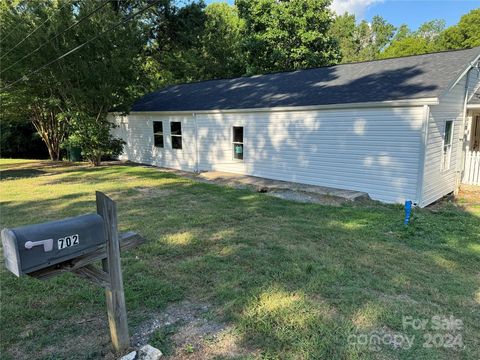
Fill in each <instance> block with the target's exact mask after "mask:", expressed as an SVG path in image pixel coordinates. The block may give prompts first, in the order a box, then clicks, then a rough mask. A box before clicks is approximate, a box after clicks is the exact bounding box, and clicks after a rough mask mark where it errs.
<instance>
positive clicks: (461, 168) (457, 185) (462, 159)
mask: <svg viewBox="0 0 480 360" xmlns="http://www.w3.org/2000/svg"><path fill="white" fill-rule="evenodd" d="M473 67H474V66H473V64H472V69H473ZM470 72H471V71H469V72H467V78H466V80H465V100H464V102H463V117H462V127H461V130H460V131H461V135H462V137H461V138H459V139H458V140H459V141H460V145H461V151H459V154H458V155H457V169H456V170H457V171H456V172H457V174H456V176H455V190H454V194H455V195H457V194H458V191H459V189H460V184H461V182H462V176H463V171H464V167H465V155H466V151H467V149H466V148H465V145H466V141H465V123H466V121H467V103H468V80H469V76H470ZM458 156H460V159H459V158H458Z"/></svg>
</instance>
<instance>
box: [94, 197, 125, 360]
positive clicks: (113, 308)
mask: <svg viewBox="0 0 480 360" xmlns="http://www.w3.org/2000/svg"><path fill="white" fill-rule="evenodd" d="M96 198H97V213H98V214H99V215H100V216H101V217H102V218H103V221H104V224H105V235H106V239H107V244H106V252H107V258H106V259H104V260H102V262H103V270H104V271H105V272H107V273H108V274H109V275H110V287H109V288H107V289H105V295H106V298H107V313H108V323H109V325H110V335H111V338H112V343H113V347H114V349H115V351H116V352H122V351H125V350H127V349H128V348H129V347H130V337H129V335H128V325H127V309H126V306H125V294H124V292H123V278H122V268H121V265H120V243H119V239H118V233H117V206H116V204H115V202H114V201H113V200H112V199H110V198H109V197H108V196H106V195H105V194H104V193H102V192H100V191H97V192H96Z"/></svg>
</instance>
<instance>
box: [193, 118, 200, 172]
mask: <svg viewBox="0 0 480 360" xmlns="http://www.w3.org/2000/svg"><path fill="white" fill-rule="evenodd" d="M192 118H193V124H194V126H195V172H196V173H198V172H200V171H199V163H198V126H197V115H196V114H195V113H192Z"/></svg>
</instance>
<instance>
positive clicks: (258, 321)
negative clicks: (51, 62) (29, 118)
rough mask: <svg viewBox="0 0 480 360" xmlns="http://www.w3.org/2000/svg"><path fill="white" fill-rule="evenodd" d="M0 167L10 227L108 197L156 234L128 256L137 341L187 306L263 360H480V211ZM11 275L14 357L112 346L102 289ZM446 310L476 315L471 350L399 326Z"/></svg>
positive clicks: (5, 278) (164, 178)
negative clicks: (434, 342) (143, 330)
mask: <svg viewBox="0 0 480 360" xmlns="http://www.w3.org/2000/svg"><path fill="white" fill-rule="evenodd" d="M0 169H1V170H2V181H1V183H0V185H1V190H0V191H1V192H0V195H1V197H0V198H1V225H2V227H15V226H20V225H26V224H30V223H36V222H43V221H48V220H54V219H58V218H63V217H67V216H75V215H80V214H83V213H89V212H94V211H95V190H100V191H103V192H105V193H107V194H108V195H110V196H111V197H112V198H113V199H115V200H116V201H117V202H118V210H119V226H120V230H121V231H126V230H134V231H137V232H139V233H140V234H142V235H143V236H144V237H145V238H146V239H147V242H146V243H145V244H144V245H142V246H141V247H139V248H137V249H135V250H132V251H129V252H125V253H123V254H122V266H123V271H124V281H125V292H126V302H127V309H128V315H129V326H130V330H131V332H132V333H133V332H135V331H136V329H137V328H138V326H139V325H140V324H141V323H142V321H145V320H146V319H148V317H149V314H158V313H161V312H162V310H163V309H165V307H166V306H168V304H171V303H175V302H178V301H181V300H186V299H188V300H189V301H192V302H195V301H199V302H208V303H210V304H212V308H213V309H214V311H213V312H212V313H214V314H215V317H216V318H217V320H218V321H224V322H226V323H229V324H232V326H234V328H235V334H236V337H237V339H236V341H237V342H238V344H239V346H241V347H244V348H245V349H250V350H252V354H253V355H252V357H258V358H263V359H276V358H281V359H397V358H398V359H412V358H415V359H451V358H454V359H478V358H480V340H479V339H480V290H479V288H480V273H479V271H480V267H479V265H480V240H479V239H480V208H479V207H478V206H471V207H469V208H465V207H460V206H456V205H455V204H445V205H444V206H441V207H437V208H436V209H435V211H431V210H428V209H424V210H417V209H416V210H415V212H414V219H413V223H412V224H411V225H410V226H408V227H404V226H403V225H402V220H403V210H402V207H401V206H396V205H384V204H378V203H374V202H371V203H366V204H354V203H352V204H347V205H343V206H340V207H332V206H322V205H316V204H303V203H296V202H290V201H286V200H281V199H277V198H273V197H270V196H268V195H266V194H259V193H253V192H249V191H246V190H245V191H242V190H234V189H231V188H226V187H219V186H215V185H208V184H202V183H196V182H194V181H192V180H188V179H185V178H180V177H177V176H175V175H173V174H172V173H168V172H161V171H159V170H158V169H153V168H144V167H134V166H110V167H106V166H105V167H99V168H91V167H86V166H56V165H55V164H52V163H50V162H38V161H37V162H32V161H21V160H1V161H0ZM0 282H1V289H0V290H1V316H0V321H1V328H0V336H1V348H0V350H1V352H2V357H3V358H7V359H8V358H11V359H34V358H41V359H62V358H69V359H70V358H92V359H93V358H99V357H102V356H104V355H105V354H106V353H108V352H109V351H110V350H111V348H110V343H109V337H108V325H107V322H106V315H105V299H104V294H103V291H102V290H100V289H98V288H96V287H94V286H93V285H90V284H89V283H87V282H85V281H83V280H79V279H78V278H76V277H74V276H73V275H71V274H65V275H62V276H59V277H56V278H54V279H51V280H49V281H45V282H42V281H39V280H36V279H32V278H29V277H22V278H16V277H15V276H13V275H12V274H11V273H8V272H7V271H6V270H4V269H3V265H2V270H1V271H0ZM434 315H439V316H447V317H448V316H450V315H453V316H455V317H456V318H459V319H461V320H462V321H463V327H464V328H463V330H461V331H460V332H459V334H461V336H462V340H463V344H464V346H463V347H462V348H461V349H449V348H444V347H433V348H425V347H423V346H422V345H423V342H424V341H423V336H424V334H425V333H426V332H425V331H420V330H414V329H411V328H407V329H404V328H403V326H402V316H412V317H414V318H419V319H430V318H431V317H432V316H434ZM372 331H373V332H377V333H381V334H406V335H408V336H415V337H416V338H415V341H414V344H413V346H412V348H410V349H402V348H400V349H399V348H397V349H396V348H395V347H393V346H391V345H380V347H379V348H378V349H377V348H375V349H371V348H370V347H369V346H365V345H361V344H357V345H355V344H352V343H351V341H349V336H350V335H352V334H369V333H371V332H372ZM164 335H165V334H164ZM164 335H162V332H161V331H160V332H157V333H156V334H155V335H154V338H153V339H152V342H155V343H156V344H163V343H165V342H164V340H163V339H162V336H164ZM168 336H170V335H168ZM165 337H167V335H165ZM350 340H351V339H350ZM165 346H168V345H167V344H166V343H165ZM191 356H192V358H195V354H191Z"/></svg>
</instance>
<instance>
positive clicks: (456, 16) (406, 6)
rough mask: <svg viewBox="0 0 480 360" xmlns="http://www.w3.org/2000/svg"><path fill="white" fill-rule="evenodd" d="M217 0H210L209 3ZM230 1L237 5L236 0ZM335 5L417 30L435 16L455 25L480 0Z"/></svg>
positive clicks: (364, 0)
mask: <svg viewBox="0 0 480 360" xmlns="http://www.w3.org/2000/svg"><path fill="white" fill-rule="evenodd" d="M215 1H216V0H206V2H207V4H208V3H211V2H215ZM217 1H218V0H217ZM227 2H228V3H230V4H233V0H228V1H227ZM332 6H333V8H334V9H335V10H336V11H337V12H341V13H343V12H344V11H345V10H347V11H348V12H350V13H355V15H357V18H359V19H365V20H367V21H369V20H371V19H372V17H373V16H375V15H381V16H382V17H384V18H385V19H386V20H387V21H389V22H390V23H392V24H393V25H395V26H399V25H401V24H404V23H406V24H407V25H408V26H409V27H410V28H411V29H412V30H414V29H416V28H417V27H418V26H419V25H421V24H423V23H424V22H426V21H429V20H433V19H444V20H445V21H446V23H447V26H450V25H454V24H456V23H457V22H458V21H459V20H460V17H461V16H462V15H463V14H466V13H468V12H469V11H470V10H472V9H475V8H479V7H480V0H333V5H332Z"/></svg>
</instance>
